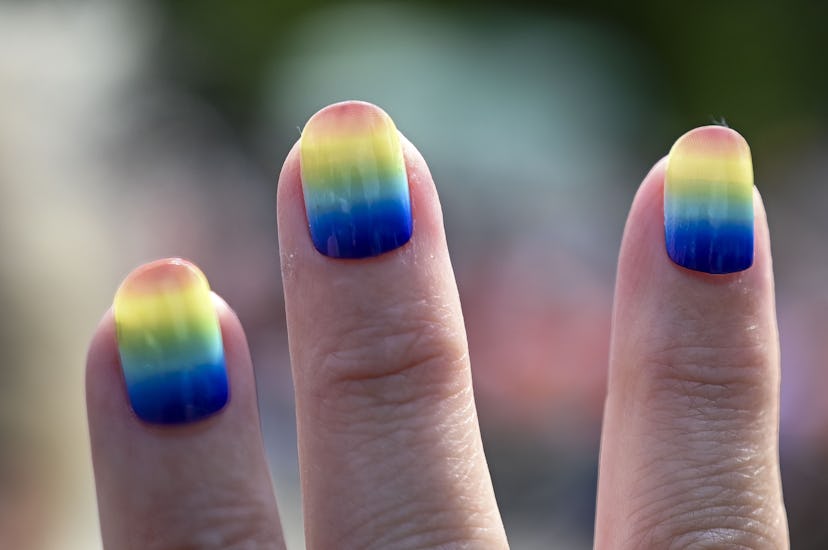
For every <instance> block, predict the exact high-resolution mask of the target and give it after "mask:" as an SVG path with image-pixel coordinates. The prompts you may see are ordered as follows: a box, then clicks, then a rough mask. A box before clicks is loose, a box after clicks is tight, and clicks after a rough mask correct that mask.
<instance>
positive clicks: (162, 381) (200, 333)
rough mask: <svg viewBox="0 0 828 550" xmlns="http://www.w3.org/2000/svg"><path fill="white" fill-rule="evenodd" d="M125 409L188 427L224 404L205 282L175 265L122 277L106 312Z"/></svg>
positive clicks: (220, 354) (219, 347) (217, 333)
mask: <svg viewBox="0 0 828 550" xmlns="http://www.w3.org/2000/svg"><path fill="white" fill-rule="evenodd" d="M113 309H114V312H115V325H116V328H117V337H118V350H119V352H120V356H121V366H122V368H123V370H124V379H125V380H126V386H127V393H128V394H129V400H130V403H131V405H132V409H133V410H134V411H135V414H137V415H138V417H139V418H141V419H142V420H145V421H147V422H152V423H158V424H180V423H184V422H192V421H195V420H199V419H200V418H204V417H206V416H209V415H211V414H213V413H215V412H216V411H219V410H220V409H221V408H222V407H224V405H225V404H226V403H227V398H228V387H227V369H226V367H225V363H224V345H223V343H222V339H221V327H220V325H219V320H218V315H217V314H216V309H215V306H214V305H213V301H212V299H211V296H210V286H209V285H208V283H207V278H206V277H205V276H204V274H203V273H202V272H201V271H200V270H199V269H198V268H197V267H196V266H194V265H193V264H191V263H190V262H187V261H185V260H181V259H166V260H158V261H156V262H152V263H150V264H146V265H144V266H141V267H139V268H138V269H136V270H135V271H133V272H132V273H130V274H129V276H127V278H126V279H125V280H124V282H123V283H122V284H121V287H120V288H119V289H118V292H117V293H116V294H115V303H114V305H113Z"/></svg>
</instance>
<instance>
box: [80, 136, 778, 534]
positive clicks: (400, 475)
mask: <svg viewBox="0 0 828 550" xmlns="http://www.w3.org/2000/svg"><path fill="white" fill-rule="evenodd" d="M403 142H404V143H403V147H404V153H405V160H406V168H407V171H408V178H409V185H410V190H411V200H412V211H413V216H414V220H415V222H414V223H415V226H414V227H415V229H414V234H413V237H412V239H411V241H410V242H409V243H408V244H406V245H405V246H403V247H401V248H398V249H396V250H393V251H391V252H388V253H386V254H383V255H381V256H379V257H376V258H372V259H366V260H359V261H336V260H332V259H330V258H327V257H325V256H323V255H321V254H319V253H318V252H316V251H315V250H314V248H313V246H312V243H311V241H310V236H309V234H308V228H307V221H306V217H305V213H304V205H303V202H302V192H301V181H300V173H299V156H298V149H297V147H294V148H293V150H292V151H291V152H290V153H289V155H288V157H287V160H286V161H285V164H284V167H283V169H282V173H281V175H280V178H279V187H278V198H277V214H278V226H279V246H280V251H281V255H282V273H283V279H284V291H285V299H286V304H287V320H288V329H289V337H290V350H291V359H292V368H293V377H294V383H295V389H296V407H297V418H298V421H297V424H298V436H299V462H300V474H301V480H302V489H303V497H304V512H305V531H306V540H307V547H308V548H310V549H328V548H337V549H351V548H360V549H362V548H366V549H373V548H377V549H379V548H395V549H407V548H412V549H413V548H480V549H487V550H490V549H499V548H507V547H508V544H507V541H506V536H505V533H504V529H503V525H502V522H501V520H500V514H499V512H498V509H497V504H496V502H495V498H494V493H493V491H492V485H491V480H490V477H489V472H488V468H487V465H486V459H485V456H484V454H483V448H482V444H481V440H480V432H479V428H478V423H477V415H476V410H475V404H474V396H473V392H472V386H471V374H470V369H469V355H468V348H467V344H466V336H465V330H464V325H463V317H462V312H461V309H460V302H459V299H458V294H457V287H456V284H455V281H454V275H453V272H452V268H451V263H450V260H449V255H448V251H447V247H446V240H445V234H444V231H443V222H442V214H441V209H440V203H439V199H438V197H437V192H436V189H435V186H434V183H433V181H432V178H431V175H430V173H429V171H428V168H427V166H426V163H425V161H424V160H423V158H422V156H421V155H420V154H419V152H418V151H417V150H416V149H415V148H414V146H413V145H411V144H410V143H408V142H407V141H405V140H403ZM664 166H665V163H664V161H661V162H659V163H658V164H657V165H656V166H655V167H654V168H653V170H652V171H651V172H650V173H649V174H648V175H647V177H646V178H645V180H644V182H643V183H642V185H641V187H640V189H639V191H638V193H637V195H636V197H635V200H634V202H633V205H632V209H631V211H630V215H629V218H628V220H627V226H626V229H625V232H624V238H623V242H622V245H621V254H620V260H619V266H618V277H617V286H616V292H615V309H614V317H613V329H612V347H611V357H610V376H609V387H608V394H607V401H606V407H605V415H604V426H603V433H602V444H601V462H600V474H599V488H598V505H597V516H596V528H595V548H597V549H599V550H604V549H613V550H614V549H641V548H665V549H674V548H675V549H678V548H740V549H741V548H744V549H747V548H750V549H765V548H767V549H780V548H782V549H784V548H787V547H788V545H789V544H788V535H787V523H786V518H785V511H784V507H783V503H782V490H781V483H780V478H779V462H778V417H779V343H778V335H777V328H776V317H775V310H774V308H775V306H774V293H773V275H772V270H771V255H770V244H769V237H768V230H767V223H766V219H765V214H764V209H763V207H762V202H761V199H760V198H759V195H758V193H757V194H755V210H756V221H755V232H756V257H755V262H754V265H753V266H752V267H751V268H750V269H748V270H746V271H743V272H740V273H735V274H731V275H725V276H712V275H707V274H704V273H699V272H693V271H689V270H686V269H684V268H681V267H679V266H677V265H675V264H673V263H672V262H671V261H670V260H669V258H668V257H667V255H666V253H665V249H664V235H663V223H664V222H663V210H662V198H663V187H664ZM214 299H215V305H216V309H217V311H218V313H219V318H220V322H221V327H222V335H223V338H224V342H225V348H226V354H227V367H228V374H229V379H230V386H231V388H232V392H233V393H232V399H231V401H230V402H229V403H228V405H227V406H226V408H225V409H224V410H223V411H221V412H220V413H219V414H217V415H214V416H212V417H210V418H208V419H206V420H203V421H200V422H196V423H193V424H189V425H182V426H174V427H169V426H168V427H155V426H151V425H148V424H145V423H142V422H141V421H140V420H138V419H137V418H136V417H135V415H134V414H133V413H132V411H131V410H130V408H129V404H128V400H127V396H126V391H125V388H124V383H123V378H122V374H121V372H120V364H119V359H118V351H117V343H116V341H115V331H114V321H113V317H112V314H111V311H110V312H107V313H106V315H105V316H104V318H103V320H102V321H101V323H100V325H99V327H98V328H97V330H96V333H95V335H94V337H93V340H92V344H91V346H90V349H89V356H88V366H87V401H88V409H89V422H90V431H91V438H92V451H93V458H94V466H95V475H96V480H97V488H98V498H99V507H100V512H101V527H102V533H103V539H104V545H105V547H106V548H111V549H119V550H120V549H127V550H128V549H133V548H135V549H150V550H152V549H165V550H166V549H174V548H175V549H177V548H199V549H202V548H204V549H212V548H216V549H218V548H222V549H227V548H268V549H269V548H283V547H284V542H283V539H282V534H281V528H280V526H279V520H278V512H277V508H276V503H275V499H274V497H273V492H272V490H271V479H270V475H269V472H268V468H267V463H266V459H265V454H264V448H263V445H262V437H261V433H260V431H259V417H258V410H257V403H256V391H255V380H254V377H253V370H252V366H251V362H250V355H249V352H248V349H247V343H246V339H245V336H244V333H243V331H242V328H241V326H240V324H239V321H238V319H237V318H236V316H235V314H234V313H233V312H232V311H231V309H230V308H229V307H228V305H227V304H226V303H224V301H223V300H221V298H219V297H217V296H215V297H214ZM308 312H314V314H313V315H309V314H308ZM159 503H160V504H159Z"/></svg>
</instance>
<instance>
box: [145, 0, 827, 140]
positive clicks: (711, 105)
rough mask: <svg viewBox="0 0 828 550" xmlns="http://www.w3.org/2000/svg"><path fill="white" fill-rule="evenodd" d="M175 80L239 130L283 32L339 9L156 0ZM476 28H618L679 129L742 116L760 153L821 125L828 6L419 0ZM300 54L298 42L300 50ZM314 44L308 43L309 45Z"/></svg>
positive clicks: (291, 0) (320, 2)
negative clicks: (509, 21)
mask: <svg viewBox="0 0 828 550" xmlns="http://www.w3.org/2000/svg"><path fill="white" fill-rule="evenodd" d="M156 1H157V3H158V5H159V7H160V8H161V10H162V14H163V18H164V20H165V21H166V22H167V24H168V26H166V27H165V29H163V30H162V46H161V47H162V48H163V49H164V52H165V56H164V58H165V60H166V66H165V68H164V70H166V71H169V76H170V77H171V78H173V79H176V80H181V79H183V80H184V82H183V83H184V84H185V85H188V86H190V87H192V89H193V90H194V91H196V92H197V93H199V94H202V95H203V96H204V97H206V98H207V99H208V100H209V101H211V102H212V103H214V104H215V105H216V106H218V107H219V108H220V109H221V110H222V111H223V112H224V113H225V114H226V115H227V116H228V117H229V118H230V120H232V121H233V122H234V124H238V125H239V126H240V127H241V128H244V127H246V126H248V125H249V124H250V122H251V119H252V117H255V116H256V111H257V106H258V103H259V101H258V94H259V93H261V92H260V90H261V84H262V79H263V78H264V75H265V71H266V68H267V66H268V64H269V63H271V62H272V60H273V58H274V57H278V55H279V54H280V52H283V51H285V49H286V48H287V47H288V46H291V47H294V48H295V47H296V45H288V44H285V43H284V38H283V37H284V36H285V35H286V34H287V33H286V32H285V31H287V30H288V29H290V27H291V25H292V24H294V23H295V22H296V21H297V20H299V19H300V18H302V17H303V16H304V15H305V14H308V13H311V12H313V11H315V10H318V9H322V8H325V7H329V6H334V5H341V4H342V3H341V2H334V1H325V0H314V1H300V0H286V1H280V2H271V3H264V2H254V1H251V0H241V1H235V2H221V1H218V0H198V1H195V0H187V1H178V0H156ZM419 4H420V5H421V6H422V7H423V8H425V9H430V10H435V11H438V12H440V13H444V14H445V15H446V17H452V18H453V19H455V20H459V21H464V22H466V23H467V24H468V25H470V26H481V27H485V26H486V25H491V24H496V23H497V21H498V19H497V17H498V14H500V13H502V11H503V10H509V11H510V12H512V13H515V14H520V15H525V16H527V17H538V16H549V17H567V18H576V19H579V20H583V21H587V22H588V21H595V22H596V23H600V24H601V25H603V26H607V27H610V28H612V27H615V28H616V29H617V30H618V31H619V32H622V33H625V34H627V35H628V36H629V37H631V39H632V40H634V41H635V42H637V43H638V45H639V46H640V47H641V48H642V49H643V50H644V51H646V52H648V53H649V54H650V55H652V57H653V58H654V59H655V60H656V62H657V64H658V65H657V70H658V71H659V73H660V74H659V76H660V77H661V78H663V79H664V88H663V90H662V93H664V94H667V95H668V96H669V101H670V104H671V107H672V108H673V109H674V112H675V113H676V117H677V120H675V121H672V122H673V124H675V125H676V126H677V127H682V128H686V127H691V126H695V125H699V124H701V123H704V122H712V121H714V120H715V121H721V120H722V119H725V120H738V125H739V128H740V130H742V131H743V132H744V133H745V134H746V135H748V136H751V138H752V143H753V146H754V148H757V149H760V150H761V149H764V148H770V147H776V146H778V145H779V144H780V143H784V142H785V141H786V136H787V135H788V134H789V133H796V134H802V133H805V134H812V133H815V132H818V131H820V129H821V128H824V125H825V119H826V114H828V113H826V101H825V97H826V96H827V95H828V72H826V71H824V70H822V69H821V67H822V66H823V64H824V61H823V57H824V56H825V52H826V42H827V41H826V38H825V33H824V21H825V20H826V16H828V4H824V3H800V2H792V3H783V2H749V1H738V2H733V1H732V2H714V1H707V2H692V3H691V2H682V3H679V2H652V3H637V4H635V3H627V2H624V3H620V2H609V1H605V2H593V3H580V2H575V1H572V0H570V1H566V2H550V3H547V4H546V5H544V6H543V7H539V6H536V5H535V3H532V2H512V3H510V4H509V5H508V7H507V6H504V5H503V4H500V5H493V4H492V5H480V4H479V3H477V2H469V1H445V2H437V1H432V2H420V3H419ZM299 46H300V47H302V45H299ZM307 47H312V44H308V45H307Z"/></svg>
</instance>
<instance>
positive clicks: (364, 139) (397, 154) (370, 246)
mask: <svg viewBox="0 0 828 550" xmlns="http://www.w3.org/2000/svg"><path fill="white" fill-rule="evenodd" d="M300 164H301V170H302V189H303V192H304V196H305V209H306V211H307V215H308V224H309V225H310V234H311V239H312V240H313V245H314V246H315V247H316V249H317V250H318V251H319V252H321V253H322V254H325V255H326V256H331V257H333V258H366V257H369V256H378V255H380V254H382V253H384V252H388V251H389V250H393V249H395V248H397V247H400V246H402V245H404V244H405V243H407V242H408V240H409V239H410V238H411V231H412V224H411V198H410V195H409V192H408V176H407V175H406V171H405V161H404V160H403V152H402V146H401V144H400V136H399V134H398V132H397V128H396V127H395V126H394V122H393V121H392V120H391V117H389V116H388V115H387V114H386V113H385V111H383V110H382V109H380V108H379V107H377V106H376V105H371V104H370V103H363V102H359V101H348V102H345V103H336V104H334V105H330V106H328V107H325V108H324V109H322V110H321V111H319V112H318V113H316V114H315V115H313V116H312V117H311V119H310V120H309V121H308V123H307V124H306V125H305V129H304V130H303V131H302V138H301V143H300Z"/></svg>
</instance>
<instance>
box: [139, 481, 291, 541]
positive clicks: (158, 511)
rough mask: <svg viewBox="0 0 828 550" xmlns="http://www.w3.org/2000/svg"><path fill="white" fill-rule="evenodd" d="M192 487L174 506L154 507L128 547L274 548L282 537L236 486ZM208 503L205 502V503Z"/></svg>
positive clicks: (264, 513)
mask: <svg viewBox="0 0 828 550" xmlns="http://www.w3.org/2000/svg"><path fill="white" fill-rule="evenodd" d="M206 490H207V491H209V494H204V491H193V492H192V493H191V494H190V495H187V496H186V497H185V498H183V499H182V501H181V502H178V503H176V506H174V507H169V508H166V507H163V506H158V507H157V508H155V509H153V511H152V515H151V516H150V517H153V518H154V519H153V521H151V522H146V523H145V525H144V528H143V529H142V530H141V531H139V532H138V533H136V536H135V537H134V538H133V540H132V541H131V542H132V543H133V545H132V546H130V548H141V549H142V550H214V549H215V550H219V549H222V550H265V549H266V550H276V549H281V548H283V546H282V545H281V542H280V541H281V539H280V537H279V534H278V532H275V531H274V520H273V518H271V517H269V516H268V514H267V513H266V512H265V510H266V507H265V506H263V505H262V504H261V503H258V502H255V501H254V500H251V499H250V498H249V497H247V496H242V495H240V494H239V492H238V491H237V490H233V491H227V492H226V493H222V492H221V490H220V489H217V488H215V487H210V488H207V489H206ZM205 503H207V504H205Z"/></svg>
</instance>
